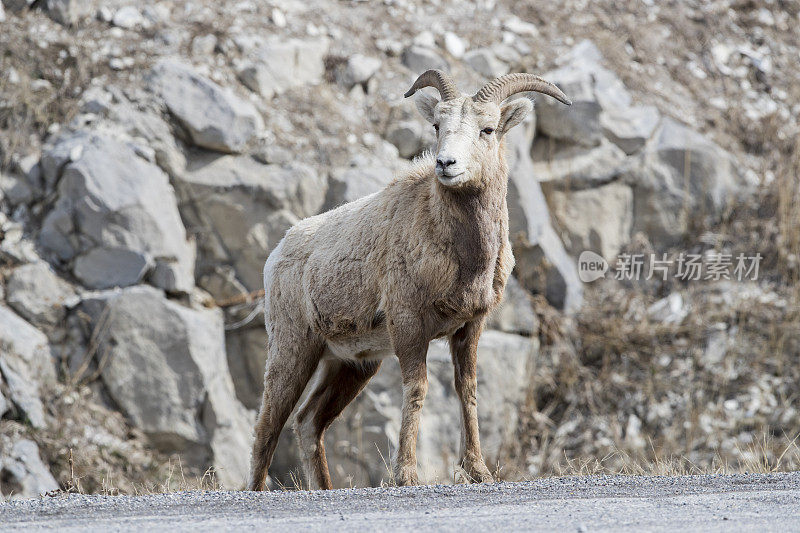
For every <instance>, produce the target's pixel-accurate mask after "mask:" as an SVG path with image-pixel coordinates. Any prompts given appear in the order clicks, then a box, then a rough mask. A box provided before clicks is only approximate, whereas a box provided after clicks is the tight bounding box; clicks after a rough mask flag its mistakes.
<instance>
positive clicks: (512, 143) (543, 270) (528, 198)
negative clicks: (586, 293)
mask: <svg viewBox="0 0 800 533" xmlns="http://www.w3.org/2000/svg"><path fill="white" fill-rule="evenodd" d="M534 129H535V126H534V121H532V120H527V121H526V122H524V123H523V124H521V125H519V126H517V127H516V128H514V129H512V130H511V131H510V132H509V133H508V136H507V141H506V142H507V146H508V164H509V182H508V211H509V233H510V238H511V243H512V245H513V247H514V258H515V260H516V267H515V272H516V274H515V275H516V276H517V278H518V279H519V281H520V283H521V284H522V285H523V287H525V288H526V289H528V290H530V291H532V292H534V293H538V294H542V295H544V296H545V297H546V298H547V300H548V301H549V302H550V303H551V304H552V305H553V306H555V307H557V308H559V309H563V310H565V311H567V312H571V311H574V310H576V309H577V308H578V307H580V305H581V302H582V299H583V286H582V284H581V281H580V279H579V278H578V271H577V268H576V266H575V262H574V261H573V260H572V258H570V256H569V255H568V254H567V252H566V250H565V249H564V245H563V244H562V242H561V240H560V239H559V237H558V235H557V234H556V232H555V230H554V229H553V226H552V223H551V219H550V213H549V210H548V208H547V202H546V201H545V197H544V194H543V193H542V188H541V186H540V185H539V182H538V181H537V179H536V171H535V167H534V164H533V161H532V160H531V157H530V145H531V140H532V138H533V132H534Z"/></svg>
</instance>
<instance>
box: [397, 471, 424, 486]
mask: <svg viewBox="0 0 800 533" xmlns="http://www.w3.org/2000/svg"><path fill="white" fill-rule="evenodd" d="M394 482H395V484H397V486H398V487H410V486H412V485H419V478H418V477H417V468H416V467H415V466H403V467H398V468H397V469H396V470H395V473H394Z"/></svg>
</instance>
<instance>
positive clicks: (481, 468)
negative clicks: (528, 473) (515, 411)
mask: <svg viewBox="0 0 800 533" xmlns="http://www.w3.org/2000/svg"><path fill="white" fill-rule="evenodd" d="M483 321H484V317H480V318H478V319H475V320H473V321H471V322H467V323H466V324H464V326H463V327H461V328H460V329H459V330H458V331H456V332H455V333H454V334H453V335H452V336H451V337H450V353H451V355H452V357H453V369H454V374H455V388H456V393H457V394H458V398H459V399H460V400H461V422H462V424H461V466H462V467H463V468H464V470H465V471H466V473H467V475H468V476H469V477H470V479H471V481H473V482H480V483H491V482H492V481H494V479H493V478H492V474H491V473H490V472H489V469H488V468H487V467H486V463H485V462H484V460H483V456H482V455H481V441H480V435H479V433H478V401H477V392H478V369H477V362H478V338H479V337H480V335H481V331H482V330H483Z"/></svg>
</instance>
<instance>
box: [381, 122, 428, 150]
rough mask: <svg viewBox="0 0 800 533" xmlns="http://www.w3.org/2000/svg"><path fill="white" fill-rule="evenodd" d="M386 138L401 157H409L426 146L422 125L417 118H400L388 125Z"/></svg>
mask: <svg viewBox="0 0 800 533" xmlns="http://www.w3.org/2000/svg"><path fill="white" fill-rule="evenodd" d="M386 140H387V141H389V142H390V143H392V144H393V145H395V147H397V151H398V152H399V153H400V156H401V157H405V158H406V159H411V158H413V157H414V156H416V155H419V153H420V152H422V150H424V149H425V147H426V146H427V139H426V138H425V133H424V132H423V130H422V126H421V125H420V123H419V121H417V120H402V121H400V122H397V123H396V124H392V125H391V126H389V129H388V130H387V131H386Z"/></svg>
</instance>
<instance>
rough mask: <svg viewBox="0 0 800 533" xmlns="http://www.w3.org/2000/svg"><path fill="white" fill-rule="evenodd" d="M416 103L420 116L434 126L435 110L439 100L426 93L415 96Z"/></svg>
mask: <svg viewBox="0 0 800 533" xmlns="http://www.w3.org/2000/svg"><path fill="white" fill-rule="evenodd" d="M414 103H415V104H417V109H419V112H420V114H422V116H423V117H425V120H427V121H428V122H430V123H431V124H433V110H434V109H435V108H436V104H438V103H439V100H438V99H437V98H436V97H435V96H430V95H428V94H425V93H417V94H415V95H414Z"/></svg>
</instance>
